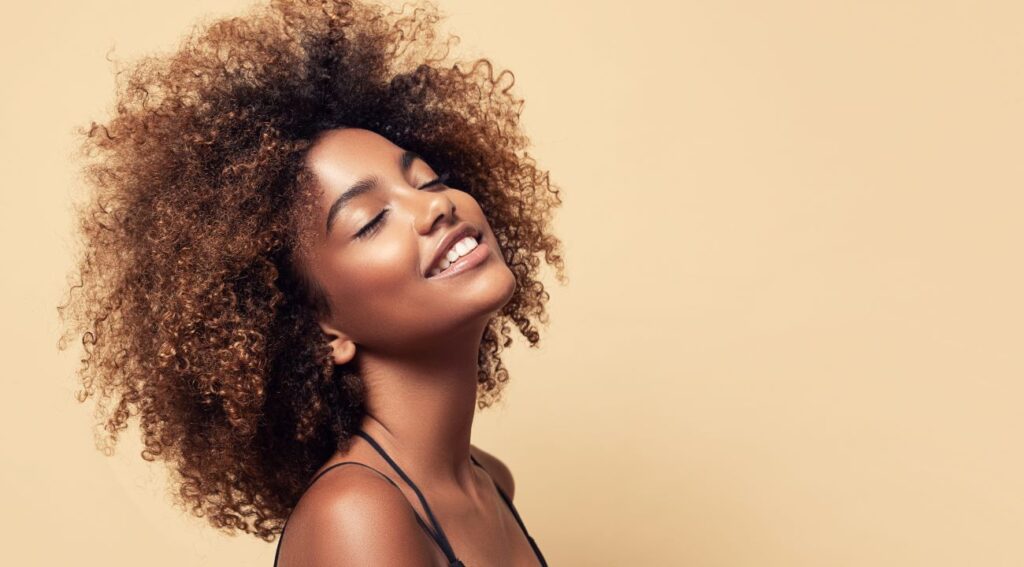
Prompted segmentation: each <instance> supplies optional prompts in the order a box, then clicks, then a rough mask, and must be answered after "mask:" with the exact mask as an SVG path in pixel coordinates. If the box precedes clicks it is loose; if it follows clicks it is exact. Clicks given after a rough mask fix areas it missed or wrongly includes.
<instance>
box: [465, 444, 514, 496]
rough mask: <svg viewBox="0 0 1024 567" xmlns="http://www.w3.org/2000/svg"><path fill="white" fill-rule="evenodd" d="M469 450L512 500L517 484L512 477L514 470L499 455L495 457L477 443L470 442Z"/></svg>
mask: <svg viewBox="0 0 1024 567" xmlns="http://www.w3.org/2000/svg"><path fill="white" fill-rule="evenodd" d="M469 451H470V453H472V454H473V456H474V457H476V460H477V461H480V464H481V465H483V466H484V468H485V469H487V472H488V473H489V474H490V475H491V478H493V479H494V482H496V483H498V486H500V487H501V490H502V491H504V492H505V494H506V495H507V496H508V499H509V500H512V498H513V495H514V494H515V488H516V485H515V481H514V480H513V478H512V471H511V470H509V468H508V466H507V465H506V464H505V463H504V462H502V460H501V459H499V458H498V457H495V456H494V455H492V454H490V453H488V452H487V451H484V450H483V449H481V448H480V447H477V446H476V445H473V444H470V446H469Z"/></svg>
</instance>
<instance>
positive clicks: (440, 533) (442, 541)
mask: <svg viewBox="0 0 1024 567" xmlns="http://www.w3.org/2000/svg"><path fill="white" fill-rule="evenodd" d="M356 435H359V436H360V437H362V438H364V439H366V440H367V441H369V443H370V445H372V446H373V448H374V449H376V451H377V452H378V453H380V455H381V456H382V457H384V460H386V461H387V462H388V464H389V465H391V468H393V469H395V472H397V473H398V476H400V477H402V480H404V481H405V482H406V483H408V484H409V486H411V487H412V489H413V492H415V493H416V496H417V497H418V498H419V500H420V503H421V504H422V505H423V509H424V510H425V511H426V512H427V518H429V519H430V523H431V525H433V529H431V528H430V526H427V523H426V522H424V521H423V518H421V517H420V515H419V513H418V512H416V510H415V509H413V514H415V515H416V521H417V522H419V524H420V526H421V527H422V528H423V529H424V530H426V531H427V533H428V534H429V535H430V537H431V539H433V540H434V543H436V544H437V546H438V547H440V548H441V551H442V552H443V553H444V556H445V557H447V558H448V565H449V567H465V564H464V563H463V562H462V561H459V559H458V558H457V557H455V551H453V550H452V546H451V544H450V543H449V542H448V537H447V536H445V535H444V530H442V529H441V524H440V523H438V521H437V518H435V517H434V512H433V511H432V510H431V509H430V506H429V505H427V499H426V498H424V497H423V493H422V492H420V489H419V487H417V486H416V484H415V483H414V482H413V481H412V479H411V478H409V476H408V475H407V474H405V471H403V470H402V469H401V467H399V466H398V463H396V462H395V461H394V460H392V458H391V456H390V455H388V454H387V452H385V451H384V448H383V447H381V446H380V445H379V444H378V443H377V441H376V440H374V439H373V438H372V437H370V435H369V434H368V433H366V432H365V431H362V430H359V431H356ZM469 458H470V460H472V461H473V464H475V465H476V466H478V467H480V468H482V469H484V472H487V469H486V468H485V467H484V466H483V465H481V464H480V463H479V462H477V460H476V457H474V456H473V455H470V456H469ZM341 465H359V466H363V467H366V468H368V469H370V470H372V471H375V472H377V473H378V474H380V475H381V476H383V477H384V479H385V480H387V481H388V482H390V483H391V484H392V485H394V487H395V488H398V489H399V492H401V489H400V488H399V487H398V485H397V484H395V481H393V480H391V478H390V477H388V476H387V475H385V474H383V473H381V472H380V471H378V470H377V469H375V468H373V467H371V466H369V465H364V464H363V463H357V462H355V461H345V462H343V463H335V464H333V465H331V466H329V467H327V468H326V469H324V470H322V471H320V474H318V475H316V476H315V477H313V480H311V481H309V485H307V487H306V490H309V486H312V484H313V483H314V482H316V481H317V480H318V479H319V478H320V477H322V476H323V475H324V474H325V473H326V472H327V471H329V470H331V469H333V468H335V467H340V466H341ZM488 476H490V473H488ZM491 482H492V483H493V484H494V488H496V489H498V494H500V495H501V499H502V500H504V501H505V504H507V505H508V507H509V508H510V509H511V510H512V515H513V516H515V518H516V522H518V523H519V527H520V528H521V529H522V530H523V534H524V535H526V539H527V541H529V542H530V547H532V548H533V552H534V553H535V554H536V555H537V559H539V560H540V564H541V566H542V567H548V563H547V561H545V560H544V555H543V554H541V552H540V548H539V547H537V542H536V541H534V540H533V538H532V537H531V536H530V533H529V532H528V531H526V525H525V524H523V519H522V518H521V517H519V512H517V511H516V507H515V505H514V504H512V501H511V500H509V498H508V496H507V495H506V494H505V491H504V490H502V489H501V487H500V486H498V483H496V482H494V479H493V478H492V479H491ZM403 497H404V496H403ZM287 527H288V522H287V520H286V521H285V526H284V527H283V528H281V535H280V537H279V538H278V540H277V552H276V553H275V554H274V567H277V560H278V557H279V556H280V555H281V540H282V539H284V530H285V528H287Z"/></svg>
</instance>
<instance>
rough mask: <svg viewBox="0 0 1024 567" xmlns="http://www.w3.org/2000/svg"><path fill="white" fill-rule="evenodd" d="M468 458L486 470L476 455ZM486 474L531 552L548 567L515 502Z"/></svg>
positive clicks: (544, 566)
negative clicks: (510, 513) (510, 512)
mask: <svg viewBox="0 0 1024 567" xmlns="http://www.w3.org/2000/svg"><path fill="white" fill-rule="evenodd" d="M469 458H470V459H471V460H472V461H473V462H474V463H476V465H477V466H479V467H480V468H482V469H484V471H485V472H486V471H487V467H485V466H483V465H481V464H480V462H479V461H477V460H476V457H474V456H473V455H470V456H469ZM487 476H488V477H490V478H491V483H492V484H494V488H497V489H498V494H500V495H501V499H502V500H504V501H505V504H507V505H508V507H509V509H511V510H512V515H513V516H515V518H516V522H518V523H519V527H520V528H521V529H522V530H523V534H525V535H526V540H527V541H529V542H530V547H532V548H533V553H534V554H536V555H537V559H540V564H541V565H543V567H548V562H547V561H546V560H545V559H544V554H543V553H541V552H540V547H538V546H537V542H536V541H534V539H533V537H532V536H531V535H530V532H528V531H526V524H524V523H523V519H522V518H521V517H520V516H519V512H518V511H517V510H516V507H515V504H512V499H511V498H509V497H508V495H507V494H505V491H504V490H502V489H501V486H499V485H498V483H497V482H495V481H494V477H493V476H491V473H489V472H488V473H487Z"/></svg>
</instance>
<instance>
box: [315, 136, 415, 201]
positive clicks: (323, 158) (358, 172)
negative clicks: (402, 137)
mask: <svg viewBox="0 0 1024 567" xmlns="http://www.w3.org/2000/svg"><path fill="white" fill-rule="evenodd" d="M401 153H402V149H401V148H399V147H398V146H396V145H395V144H393V143H391V141H390V140H388V139H387V138H385V137H383V136H381V135H380V134H377V133H376V132H371V131H369V130H363V129H361V128H342V129H338V130H329V131H327V132H324V133H323V134H321V135H320V137H319V138H317V141H316V143H315V144H313V147H312V148H310V150H309V153H308V155H307V157H306V162H307V165H308V167H309V169H310V170H311V171H312V172H313V173H314V174H315V175H316V177H317V180H318V181H320V183H322V184H323V185H324V186H325V188H330V187H335V188H338V187H340V186H347V185H349V184H351V183H352V182H353V181H355V180H357V179H361V178H363V177H365V176H366V175H370V174H377V173H384V172H386V171H387V168H392V169H393V168H395V167H397V166H396V161H395V160H396V156H398V155H400V154H401ZM328 191H329V189H328Z"/></svg>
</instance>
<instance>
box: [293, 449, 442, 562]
mask: <svg viewBox="0 0 1024 567" xmlns="http://www.w3.org/2000/svg"><path fill="white" fill-rule="evenodd" d="M342 465H359V466H361V467H365V468H368V469H370V470H371V471H373V472H375V473H377V474H378V475H380V476H381V477H382V478H384V480H386V481H388V482H390V483H391V485H392V486H394V487H395V489H396V490H398V492H399V493H402V489H401V487H399V486H398V484H397V483H395V481H393V480H391V477H389V476H388V475H386V474H384V473H382V472H380V471H379V470H377V469H375V468H373V467H371V466H369V465H367V464H364V463H360V462H356V461H344V462H341V463H334V464H333V465H331V466H329V467H327V468H326V469H324V470H322V471H320V473H319V474H317V475H316V476H315V477H313V479H312V480H310V481H309V482H308V483H307V484H306V490H309V487H310V486H313V483H314V482H316V481H317V480H319V479H320V477H322V476H324V475H325V474H327V472H328V471H330V470H331V469H334V468H337V467H340V466H342ZM402 498H403V499H404V498H405V495H404V493H402ZM406 502H407V503H408V501H406ZM409 509H410V510H412V514H413V515H414V516H416V522H418V523H419V525H420V526H421V527H422V528H423V529H424V530H425V531H426V532H427V533H428V534H430V538H431V539H433V540H434V541H435V542H437V535H436V534H435V533H434V531H433V530H432V529H431V528H430V526H428V525H427V523H426V522H424V521H423V518H422V517H420V515H419V512H417V511H416V509H415V508H413V507H412V504H409ZM287 527H288V521H287V520H285V525H284V526H282V527H281V534H280V535H279V536H278V538H277V550H276V551H275V552H274V567H277V562H278V558H279V557H280V556H281V540H283V539H284V531H285V528H287ZM441 551H442V552H443V551H444V548H443V547H442V548H441Z"/></svg>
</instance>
